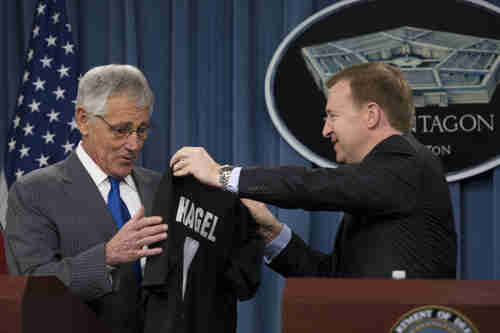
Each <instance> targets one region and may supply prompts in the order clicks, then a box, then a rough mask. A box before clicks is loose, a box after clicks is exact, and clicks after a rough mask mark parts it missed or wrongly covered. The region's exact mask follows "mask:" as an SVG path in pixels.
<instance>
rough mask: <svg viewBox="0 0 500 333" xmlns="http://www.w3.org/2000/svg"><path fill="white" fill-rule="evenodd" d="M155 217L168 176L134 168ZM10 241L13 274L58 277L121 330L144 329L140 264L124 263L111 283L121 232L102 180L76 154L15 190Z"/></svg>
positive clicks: (146, 205)
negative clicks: (109, 263) (114, 241)
mask: <svg viewBox="0 0 500 333" xmlns="http://www.w3.org/2000/svg"><path fill="white" fill-rule="evenodd" d="M132 176H133V177H134V181H135V183H136V185H137V188H138V191H139V196H140V197H141V201H142V204H143V205H144V208H145V214H146V215H148V214H150V213H151V210H152V201H153V197H154V194H155V192H156V188H157V186H158V184H159V182H160V178H161V175H160V174H159V173H156V172H153V171H151V170H146V169H142V168H134V170H133V172H132ZM6 221H7V226H6V239H7V240H8V243H9V244H8V245H9V248H10V250H11V252H12V255H13V258H14V259H15V262H13V263H10V264H9V271H10V272H11V273H15V272H16V271H17V272H19V273H20V274H23V275H55V276H57V277H58V278H59V279H60V280H61V281H62V282H63V283H64V284H65V285H66V286H67V287H69V289H70V290H71V291H72V292H73V293H74V294H76V295H77V296H79V297H80V298H81V299H82V300H83V301H85V302H86V303H87V304H88V305H89V306H90V307H91V308H92V309H93V310H94V311H95V312H96V313H97V315H98V317H99V318H101V319H102V320H103V321H104V322H105V323H107V324H108V326H110V327H111V328H112V331H114V332H140V330H141V329H142V324H141V323H140V321H139V320H138V319H139V315H138V314H139V313H140V312H141V311H140V310H141V306H142V304H140V302H139V300H140V298H139V295H140V294H139V291H140V289H139V286H138V283H137V279H136V275H135V272H134V270H133V264H132V263H130V264H124V265H120V266H119V267H118V269H117V271H116V272H115V273H114V274H113V276H114V279H115V281H114V284H113V286H114V287H113V288H114V289H115V290H112V285H111V283H110V280H109V276H108V274H106V265H105V262H104V259H105V258H104V257H105V254H104V248H105V243H106V242H107V241H109V240H110V239H111V238H112V237H113V236H114V235H115V234H116V232H117V231H118V230H117V227H116V224H115V222H114V220H113V217H112V216H111V213H110V212H109V210H108V208H107V206H106V203H105V201H104V200H103V198H102V196H101V194H100V192H99V190H98V189H97V187H96V185H95V183H94V182H93V181H92V179H91V178H90V175H89V174H88V172H87V171H86V170H85V168H84V166H83V165H82V164H81V162H80V160H79V159H78V157H77V156H76V154H75V153H72V154H71V155H70V156H69V157H68V158H67V159H66V160H64V161H62V162H60V163H57V164H54V165H52V166H49V167H46V168H43V169H38V170H36V171H34V172H32V173H30V174H28V175H26V176H25V177H23V178H22V179H21V180H19V181H18V182H16V183H15V184H14V185H13V186H12V187H11V189H10V192H9V198H8V210H7V218H6Z"/></svg>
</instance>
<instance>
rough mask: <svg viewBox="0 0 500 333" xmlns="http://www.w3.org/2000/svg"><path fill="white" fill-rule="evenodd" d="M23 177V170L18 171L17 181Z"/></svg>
mask: <svg viewBox="0 0 500 333" xmlns="http://www.w3.org/2000/svg"><path fill="white" fill-rule="evenodd" d="M22 175H24V171H23V170H21V169H17V171H16V179H19V178H21V177H22Z"/></svg>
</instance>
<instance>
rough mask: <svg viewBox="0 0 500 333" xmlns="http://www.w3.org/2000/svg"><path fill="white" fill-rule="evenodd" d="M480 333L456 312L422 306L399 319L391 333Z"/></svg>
mask: <svg viewBox="0 0 500 333" xmlns="http://www.w3.org/2000/svg"><path fill="white" fill-rule="evenodd" d="M417 332H418V333H479V331H478V330H477V328H476V327H474V325H473V324H472V322H471V321H470V320H469V319H468V318H466V317H465V316H464V315H463V314H461V313H459V312H458V311H456V310H453V309H451V308H447V307H443V306H434V305H429V306H422V307H418V308H416V309H413V310H411V311H410V312H408V313H406V314H404V315H403V316H401V318H399V320H398V321H397V322H396V324H395V325H394V326H393V327H392V328H391V330H390V332H389V333H417Z"/></svg>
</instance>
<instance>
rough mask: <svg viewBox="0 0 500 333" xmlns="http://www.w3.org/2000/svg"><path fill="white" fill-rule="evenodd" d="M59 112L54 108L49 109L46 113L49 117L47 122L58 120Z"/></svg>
mask: <svg viewBox="0 0 500 333" xmlns="http://www.w3.org/2000/svg"><path fill="white" fill-rule="evenodd" d="M59 113H60V112H56V111H55V110H54V109H52V110H50V113H47V117H49V123H51V122H53V121H59Z"/></svg>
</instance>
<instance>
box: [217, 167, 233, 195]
mask: <svg viewBox="0 0 500 333" xmlns="http://www.w3.org/2000/svg"><path fill="white" fill-rule="evenodd" d="M233 169H234V165H229V164H225V165H223V166H221V167H220V169H219V183H220V184H221V185H222V188H223V189H224V190H226V191H228V190H229V179H230V178H231V172H232V171H233Z"/></svg>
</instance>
